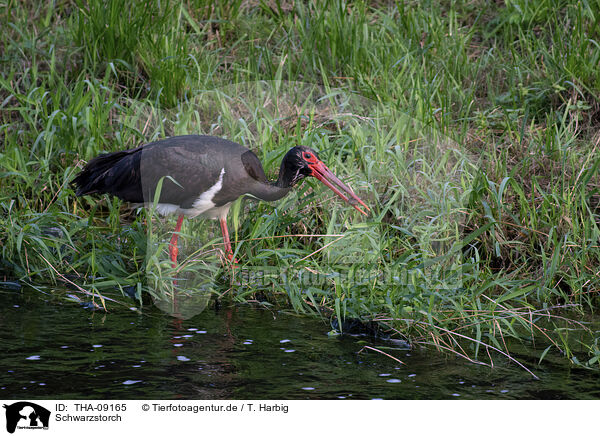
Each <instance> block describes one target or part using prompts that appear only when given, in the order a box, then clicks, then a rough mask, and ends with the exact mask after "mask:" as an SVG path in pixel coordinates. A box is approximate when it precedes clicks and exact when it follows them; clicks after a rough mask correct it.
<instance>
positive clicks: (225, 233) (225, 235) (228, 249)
mask: <svg viewBox="0 0 600 436" xmlns="http://www.w3.org/2000/svg"><path fill="white" fill-rule="evenodd" d="M219 222H220V223H221V231H222V232H223V242H224V243H225V254H226V255H227V259H229V261H230V262H231V263H232V264H236V263H237V260H235V259H234V257H233V250H232V249H231V241H230V240H229V230H227V219H226V218H220V219H219Z"/></svg>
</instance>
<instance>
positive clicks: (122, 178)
mask: <svg viewBox="0 0 600 436" xmlns="http://www.w3.org/2000/svg"><path fill="white" fill-rule="evenodd" d="M308 176H312V177H316V178H317V179H319V180H320V181H321V182H323V183H324V184H325V185H326V186H328V187H329V188H330V189H331V190H332V191H333V192H335V193H336V194H337V195H338V196H340V197H341V198H342V199H343V200H344V201H346V202H347V203H349V204H350V205H352V206H353V207H354V208H355V209H356V210H358V211H359V212H361V213H362V214H364V215H367V212H366V211H369V210H370V209H369V208H368V207H367V205H366V204H365V203H363V202H362V200H361V199H360V198H358V197H357V196H356V194H354V192H352V190H351V189H350V188H349V187H348V186H346V185H345V184H344V183H343V182H342V181H341V180H340V179H338V178H337V177H336V176H335V175H334V174H333V173H332V172H331V171H330V170H329V168H327V166H326V165H325V164H324V163H323V162H322V161H321V160H319V157H318V155H317V152H316V151H314V150H312V149H311V148H308V147H303V146H297V147H293V148H292V149H290V150H289V151H288V152H287V154H286V155H285V156H284V158H283V160H282V162H281V167H280V169H279V177H278V178H277V181H275V182H272V183H271V182H269V181H268V180H267V177H266V176H265V172H264V170H263V168H262V165H261V163H260V161H259V160H258V157H256V155H255V154H254V153H253V152H252V151H250V150H248V149H247V148H246V147H243V146H241V145H240V144H236V143H235V142H232V141H228V140H226V139H222V138H217V137H214V136H199V135H188V136H175V137H172V138H168V139H163V140H161V141H156V142H152V143H149V144H146V145H142V146H140V147H138V148H134V149H131V150H124V151H117V152H113V153H106V154H102V155H100V156H97V157H95V158H94V159H92V160H91V161H90V162H89V163H88V164H87V165H86V166H85V167H84V168H83V170H82V171H81V172H80V173H79V174H78V175H77V177H76V178H75V179H74V180H73V182H74V183H75V185H76V186H77V192H76V195H77V196H82V195H86V194H94V193H100V194H101V193H108V194H112V195H115V196H117V197H119V198H120V199H122V200H125V201H128V202H130V203H133V205H134V206H135V207H137V206H141V205H150V204H153V200H154V195H155V193H156V192H157V186H158V184H159V181H161V180H162V186H161V190H160V197H159V199H158V205H157V211H158V212H159V213H160V214H162V215H169V214H178V215H179V219H178V220H177V225H176V227H175V232H174V233H173V236H172V238H171V241H170V244H169V254H170V257H171V261H172V262H173V265H174V266H176V265H177V254H178V251H179V250H178V247H177V237H178V235H179V231H180V230H181V224H182V222H183V217H184V216H187V217H190V218H191V217H196V216H198V215H201V216H203V217H205V218H212V219H217V218H218V219H219V221H220V223H221V231H222V232H223V241H224V243H225V252H226V254H227V257H228V259H229V261H230V262H235V259H233V250H232V249H231V242H230V240H229V232H228V230H227V212H228V211H229V207H230V206H231V204H232V202H233V201H235V200H236V199H237V198H238V197H240V196H242V195H250V196H253V197H256V198H258V199H260V200H265V201H275V200H279V199H280V198H282V197H284V196H285V195H286V194H287V193H288V192H290V189H291V188H292V187H293V186H294V185H295V184H296V183H298V182H299V181H300V180H302V179H303V178H305V177H308ZM361 206H362V207H364V209H366V211H365V210H363V209H362V208H361Z"/></svg>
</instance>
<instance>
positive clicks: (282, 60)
mask: <svg viewBox="0 0 600 436" xmlns="http://www.w3.org/2000/svg"><path fill="white" fill-rule="evenodd" d="M0 22H1V23H2V28H3V32H2V34H1V35H0V138H1V139H0V249H1V253H2V254H1V259H0V262H1V263H0V271H1V272H2V273H3V276H4V277H6V278H7V279H8V278H10V279H18V280H21V281H22V282H23V283H30V284H34V285H35V284H39V283H48V282H50V283H56V284H59V285H69V286H75V285H76V286H78V287H79V289H80V290H85V291H87V292H91V293H93V294H96V295H99V294H103V293H106V292H109V291H110V290H114V289H126V288H127V287H133V289H135V290H136V291H137V293H138V297H142V296H144V295H154V296H157V297H160V296H163V295H171V296H172V295H173V287H172V280H173V271H171V268H170V263H169V261H168V258H167V256H166V251H165V247H166V243H167V242H168V239H169V237H170V234H169V233H168V229H169V228H170V227H171V226H173V225H174V222H173V219H171V220H170V221H165V220H163V219H157V218H156V217H154V216H153V215H152V214H149V213H148V212H144V211H139V212H130V211H129V210H128V209H127V208H126V205H124V204H122V203H121V202H120V201H119V200H116V199H112V198H104V197H103V198H102V199H101V201H98V198H90V197H84V198H76V197H75V196H74V192H73V189H72V187H71V186H70V181H71V180H72V179H73V177H74V175H75V174H76V173H77V171H78V170H79V168H80V167H81V166H82V165H83V164H84V163H85V162H86V161H88V160H89V159H91V158H92V157H94V156H95V155H97V154H99V153H101V152H104V151H113V150H118V149H122V148H130V147H134V146H137V145H139V144H142V143H145V142H149V141H151V140H156V139H159V138H163V137H167V136H171V135H177V134H188V133H202V134H214V135H217V136H223V137H227V138H230V139H232V140H234V141H237V142H240V143H242V144H244V145H246V146H249V147H250V148H252V149H253V150H254V151H255V152H256V153H257V154H258V155H259V157H260V158H261V160H262V162H263V164H264V166H265V168H266V171H267V174H269V175H270V176H272V177H274V176H275V175H276V171H277V169H278V163H279V160H280V159H281V157H282V156H283V154H284V153H285V151H286V150H287V149H288V148H289V147H290V146H292V145H295V144H302V145H308V146H311V147H313V148H316V149H318V150H319V151H320V155H321V157H322V158H323V160H324V161H325V162H326V163H327V164H328V166H329V167H330V168H332V169H333V170H334V171H335V172H336V173H337V174H338V175H339V176H340V177H342V178H344V179H347V180H349V181H350V184H351V185H352V186H353V187H354V188H355V189H356V190H357V191H358V193H359V195H360V196H361V197H363V198H364V199H365V200H366V201H367V203H368V204H369V205H370V206H371V208H372V214H371V215H370V216H369V217H368V218H365V217H362V216H360V215H359V214H358V213H357V212H356V211H354V209H352V208H350V207H345V206H343V205H341V204H340V203H339V202H337V201H334V200H333V199H332V195H331V194H330V193H329V192H326V190H325V189H323V188H322V187H320V186H317V183H314V182H304V183H303V184H302V185H301V186H299V187H298V188H297V189H296V191H295V193H294V194H293V195H290V196H289V197H288V198H286V199H284V200H282V201H280V202H278V203H276V204H267V203H256V202H252V201H244V202H242V203H239V204H237V205H236V206H235V207H234V208H233V209H232V213H231V214H230V231H231V234H232V238H233V239H234V241H235V242H234V250H236V256H237V258H238V260H239V262H240V268H239V270H240V271H239V274H238V278H237V280H236V279H233V280H232V279H231V277H229V276H228V274H227V272H226V271H227V268H222V267H221V265H220V260H219V259H220V256H219V250H221V249H222V247H221V245H220V238H219V230H218V226H217V225H215V224H214V223H212V222H199V221H189V222H186V224H185V225H184V228H183V231H182V236H181V239H182V246H183V247H184V250H183V252H182V255H183V258H184V259H185V260H184V262H183V263H182V266H181V269H180V270H178V271H177V276H178V277H179V278H180V283H181V277H182V276H185V277H187V278H188V279H190V278H192V277H194V280H196V282H195V284H194V287H195V289H200V290H203V291H206V292H208V293H214V294H217V295H218V296H219V297H220V298H222V299H233V300H235V301H237V302H240V301H256V300H260V301H261V302H262V304H273V305H278V306H279V307H291V308H293V309H295V310H297V311H301V312H308V313H313V314H316V315H320V316H326V317H329V316H337V317H338V318H340V319H343V318H360V319H362V320H364V321H368V320H373V319H375V320H378V321H379V322H380V323H381V325H382V326H383V328H384V329H387V330H388V331H390V332H393V333H395V334H398V335H402V336H407V337H409V338H410V339H411V340H412V341H413V342H414V343H416V344H429V345H430V346H434V347H437V348H438V349H440V350H445V351H448V352H455V353H459V354H461V355H464V356H465V357H468V358H469V359H474V360H478V361H482V362H484V363H490V359H492V358H494V359H495V358H500V357H501V356H504V354H503V353H507V354H510V349H509V348H508V346H507V345H506V344H507V343H510V342H511V341H513V342H514V341H515V340H516V341H521V342H522V343H524V344H528V346H529V347H530V348H531V349H532V353H533V354H534V355H537V356H538V358H539V359H540V360H543V359H544V358H546V356H547V353H554V354H557V353H562V354H563V355H564V356H565V357H566V358H567V359H569V360H570V361H571V362H573V363H575V364H579V365H584V366H588V367H592V368H596V369H598V368H600V348H599V342H600V334H599V332H598V318H597V307H598V302H599V298H598V297H599V291H600V274H599V273H598V271H600V229H599V227H600V174H599V172H600V170H599V168H600V136H599V135H598V130H599V126H600V97H599V96H600V73H599V70H598V64H599V63H600V2H598V1H588V2H567V1H554V0H542V1H538V2H527V1H508V0H507V1H506V2H504V3H498V2H496V3H493V4H489V3H488V2H482V1H469V2H466V1H465V2H446V1H443V2H362V1H353V2H341V1H324V2H315V1H312V2H298V3H293V2H287V1H275V2H259V3H258V5H256V4H254V3H252V2H245V1H236V2H222V3H220V2H216V1H209V0H189V1H186V2H183V3H180V2H169V1H167V2H165V1H160V2H159V1H150V2H136V1H133V0H130V1H117V0H107V1H105V2H104V3H103V4H102V5H101V4H100V3H98V2H86V1H83V0H72V1H69V0H66V1H55V2H51V3H47V2H37V3H36V2H25V1H14V0H9V1H8V2H4V3H2V4H1V5H0ZM299 235H307V236H299ZM219 271H222V272H223V271H224V274H223V275H222V276H221V277H218V276H219V274H218V273H219ZM215 277H217V278H215ZM182 292H183V291H182ZM144 301H146V303H145V304H149V303H147V300H144ZM107 304H108V303H107ZM200 306H201V304H200ZM533 344H535V346H534V345H533Z"/></svg>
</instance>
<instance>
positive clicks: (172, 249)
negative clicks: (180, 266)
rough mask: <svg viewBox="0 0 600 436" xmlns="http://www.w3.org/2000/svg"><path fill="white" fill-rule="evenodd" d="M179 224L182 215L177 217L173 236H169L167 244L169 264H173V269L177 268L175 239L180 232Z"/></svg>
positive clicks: (181, 222)
mask: <svg viewBox="0 0 600 436" xmlns="http://www.w3.org/2000/svg"><path fill="white" fill-rule="evenodd" d="M181 224H183V215H179V219H178V220H177V225H176V226H175V231H174V232H173V236H171V242H169V254H170V255H171V262H173V268H176V267H177V254H179V248H178V247H177V238H178V237H179V232H180V231H181Z"/></svg>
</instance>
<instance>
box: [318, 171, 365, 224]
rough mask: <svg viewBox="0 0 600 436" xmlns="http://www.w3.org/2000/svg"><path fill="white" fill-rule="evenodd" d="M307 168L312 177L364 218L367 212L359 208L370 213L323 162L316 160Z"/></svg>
mask: <svg viewBox="0 0 600 436" xmlns="http://www.w3.org/2000/svg"><path fill="white" fill-rule="evenodd" d="M308 166H309V167H310V169H311V170H312V176H313V177H316V178H317V179H319V180H320V181H321V182H323V184H324V185H326V186H327V187H328V188H329V189H331V190H332V191H333V192H335V193H336V194H337V195H339V196H340V197H341V198H342V199H343V200H344V201H345V202H347V203H348V204H350V205H351V206H352V207H353V208H354V209H356V210H357V211H359V212H360V213H362V214H363V215H365V216H366V215H367V212H365V211H364V210H363V209H361V208H360V206H363V207H364V208H365V209H366V210H367V211H371V209H369V207H368V206H367V205H366V204H365V203H363V201H362V200H361V199H360V198H358V197H357V195H356V194H355V193H354V192H353V191H352V189H350V187H349V186H348V185H345V184H344V183H343V182H342V181H341V180H340V179H338V178H337V177H336V176H335V174H333V173H332V172H331V171H330V170H329V168H327V166H326V165H325V164H324V163H323V162H321V161H320V160H316V162H314V163H310V164H309V165H308ZM336 185H337V186H336ZM342 191H343V192H342ZM344 193H345V194H344ZM359 204H360V206H359Z"/></svg>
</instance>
